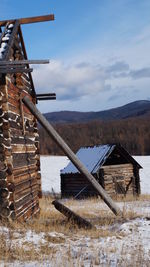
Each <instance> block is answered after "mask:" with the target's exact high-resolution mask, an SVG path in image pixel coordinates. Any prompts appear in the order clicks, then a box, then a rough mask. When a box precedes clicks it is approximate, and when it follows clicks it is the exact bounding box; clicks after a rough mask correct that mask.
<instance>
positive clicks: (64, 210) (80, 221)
mask: <svg viewBox="0 0 150 267" xmlns="http://www.w3.org/2000/svg"><path fill="white" fill-rule="evenodd" d="M52 204H53V205H54V207H55V208H56V209H57V210H58V211H60V212H61V213H62V214H63V215H65V216H66V217H67V218H68V220H69V221H71V222H73V223H75V224H77V225H78V227H80V228H81V227H82V228H86V229H92V228H93V225H92V224H91V223H90V222H89V221H87V220H85V219H83V218H82V217H81V216H79V215H77V214H76V213H75V212H73V211H72V210H70V209H69V208H67V207H66V206H64V205H63V204H62V203H60V202H59V201H58V200H54V201H53V202H52Z"/></svg>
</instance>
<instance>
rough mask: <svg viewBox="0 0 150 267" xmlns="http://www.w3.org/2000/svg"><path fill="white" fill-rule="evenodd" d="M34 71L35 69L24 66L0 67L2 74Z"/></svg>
mask: <svg viewBox="0 0 150 267" xmlns="http://www.w3.org/2000/svg"><path fill="white" fill-rule="evenodd" d="M32 71H33V69H31V68H28V69H24V68H19V69H18V68H14V69H0V73H2V74H11V73H31V72H32Z"/></svg>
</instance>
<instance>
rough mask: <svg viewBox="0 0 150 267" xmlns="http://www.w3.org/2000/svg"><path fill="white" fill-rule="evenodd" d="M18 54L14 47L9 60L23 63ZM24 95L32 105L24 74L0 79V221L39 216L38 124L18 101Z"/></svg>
mask: <svg viewBox="0 0 150 267" xmlns="http://www.w3.org/2000/svg"><path fill="white" fill-rule="evenodd" d="M16 39H18V36H16ZM17 47H18V46H17ZM19 47H20V44H19ZM20 51H21V49H20V50H19V51H18V48H16V46H15V47H14V49H12V51H11V59H13V60H15V59H17V60H19V59H23V55H22V54H21V52H20ZM25 95H28V97H29V98H30V99H31V100H32V101H33V102H34V103H35V96H34V95H33V90H32V87H31V83H30V78H29V76H28V75H27V74H25V73H22V74H19V73H17V74H7V75H4V76H2V77H1V78H0V217H4V218H13V219H15V218H16V219H19V220H27V219H28V218H30V217H31V216H32V215H33V214H36V213H38V212H39V197H41V175H40V155H39V135H38V129H37V121H36V119H35V117H34V116H33V115H32V114H31V113H30V111H29V110H28V109H27V108H26V107H25V106H24V105H23V103H22V101H21V99H22V97H24V96H25Z"/></svg>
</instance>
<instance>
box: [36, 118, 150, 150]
mask: <svg viewBox="0 0 150 267" xmlns="http://www.w3.org/2000/svg"><path fill="white" fill-rule="evenodd" d="M149 122H150V118H149V117H147V118H130V119H124V120H116V121H109V122H104V121H92V122H88V123H79V124H75V123H74V124H56V125H53V126H54V128H55V129H56V130H57V131H58V133H59V134H60V135H61V137H62V138H63V139H64V140H65V142H66V143H67V144H68V145H69V146H70V148H71V149H72V150H73V151H74V152H75V153H76V152H77V150H78V149H79V148H80V147H81V146H94V145H98V144H108V143H120V144H121V145H122V146H124V148H125V149H127V150H128V152H129V153H131V154H132V155H150V123H149ZM39 133H40V153H41V154H50V155H63V152H62V151H61V150H60V148H59V147H58V145H57V144H55V143H54V141H53V140H52V139H51V138H50V137H49V136H48V135H47V133H46V132H45V130H44V129H43V128H40V129H39Z"/></svg>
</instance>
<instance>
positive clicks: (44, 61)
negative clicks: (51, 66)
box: [0, 59, 49, 66]
mask: <svg viewBox="0 0 150 267" xmlns="http://www.w3.org/2000/svg"><path fill="white" fill-rule="evenodd" d="M48 63H49V60H48V59H39V60H27V59H25V60H13V61H8V60H2V61H0V66H5V65H7V66H9V65H10V66H11V65H26V64H48Z"/></svg>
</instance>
